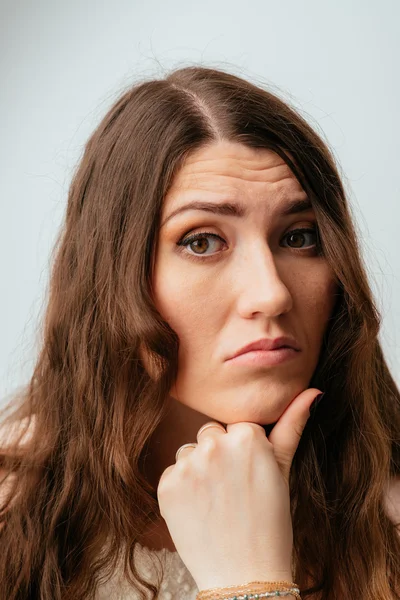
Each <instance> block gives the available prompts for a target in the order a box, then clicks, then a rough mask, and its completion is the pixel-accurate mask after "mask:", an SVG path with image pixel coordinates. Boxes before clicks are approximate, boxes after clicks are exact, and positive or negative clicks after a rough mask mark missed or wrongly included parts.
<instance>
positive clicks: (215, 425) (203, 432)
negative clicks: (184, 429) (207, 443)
mask: <svg viewBox="0 0 400 600" xmlns="http://www.w3.org/2000/svg"><path fill="white" fill-rule="evenodd" d="M225 434H226V429H225V427H224V426H223V425H222V423H219V422H218V421H208V422H207V423H205V424H204V425H203V426H202V427H200V429H199V431H198V432H197V442H198V443H199V442H200V440H202V439H205V438H208V437H215V436H217V435H225Z"/></svg>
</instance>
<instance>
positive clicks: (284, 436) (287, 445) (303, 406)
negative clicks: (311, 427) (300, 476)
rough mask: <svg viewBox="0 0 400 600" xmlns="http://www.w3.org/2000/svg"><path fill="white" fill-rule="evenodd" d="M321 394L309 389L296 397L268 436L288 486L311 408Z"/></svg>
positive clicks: (316, 390) (314, 389)
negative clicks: (293, 462) (291, 469)
mask: <svg viewBox="0 0 400 600" xmlns="http://www.w3.org/2000/svg"><path fill="white" fill-rule="evenodd" d="M320 394H322V392H321V391H320V390H318V389H316V388H309V389H307V390H305V391H304V392H301V394H299V395H298V396H296V398H295V399H294V400H292V402H291V403H290V404H289V406H288V407H287V408H286V410H285V411H284V413H283V414H282V415H281V416H280V418H279V420H278V421H277V423H276V425H275V426H274V428H273V430H272V431H271V433H270V435H269V436H268V440H269V441H270V442H271V444H272V445H273V447H274V454H275V459H276V461H277V463H278V465H279V467H280V469H281V471H282V474H283V476H284V478H285V480H286V483H287V484H289V474H290V468H291V466H292V461H293V457H294V455H295V453H296V450H297V447H298V445H299V442H300V438H301V436H302V434H303V431H304V428H305V426H306V424H307V421H308V419H309V416H310V406H311V404H312V403H313V401H314V399H315V398H316V397H317V396H318V395H320Z"/></svg>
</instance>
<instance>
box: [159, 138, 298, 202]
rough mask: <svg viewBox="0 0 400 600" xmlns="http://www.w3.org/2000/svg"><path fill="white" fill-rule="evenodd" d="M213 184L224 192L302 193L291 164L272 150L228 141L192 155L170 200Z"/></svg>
mask: <svg viewBox="0 0 400 600" xmlns="http://www.w3.org/2000/svg"><path fill="white" fill-rule="evenodd" d="M289 156H290V155H289ZM290 158H291V157H290ZM210 183H212V186H217V187H218V188H221V189H222V188H226V189H228V188H229V187H233V188H234V187H241V186H243V185H245V186H247V187H248V186H249V185H250V184H254V187H255V188H256V187H257V184H258V187H259V186H262V185H263V184H264V185H266V186H270V187H274V188H275V189H278V188H280V187H285V188H291V189H293V191H298V190H301V189H302V188H301V185H300V183H299V181H298V180H297V178H296V177H295V175H294V173H293V172H292V171H291V169H290V167H289V166H288V165H287V163H286V162H285V161H284V160H283V159H282V158H281V157H280V156H279V155H278V154H276V153H275V152H273V151H272V150H269V149H266V148H249V147H248V146H245V145H243V144H239V143H235V142H226V141H224V142H217V143H213V144H211V145H209V146H206V147H202V148H200V149H197V150H195V151H194V152H192V153H191V154H190V155H189V156H188V157H187V158H186V160H185V161H184V163H183V165H182V167H181V168H180V170H179V171H178V172H177V174H176V176H175V178H174V180H173V182H172V185H171V188H170V190H169V193H168V195H167V196H174V195H176V193H177V192H179V191H182V190H185V189H188V188H190V187H195V188H197V189H199V188H202V187H207V186H208V184H210ZM213 189H215V188H214V187H213Z"/></svg>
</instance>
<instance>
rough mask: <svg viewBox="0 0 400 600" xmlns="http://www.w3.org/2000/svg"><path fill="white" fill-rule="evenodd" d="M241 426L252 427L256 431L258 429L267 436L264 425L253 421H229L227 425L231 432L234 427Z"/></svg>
mask: <svg viewBox="0 0 400 600" xmlns="http://www.w3.org/2000/svg"><path fill="white" fill-rule="evenodd" d="M240 427H251V428H252V429H254V431H258V432H259V433H261V434H262V435H263V436H264V437H266V433H265V429H264V427H263V426H262V425H259V424H258V423H252V422H250V421H240V422H238V423H229V424H228V425H227V426H226V430H227V432H228V433H229V432H230V431H233V430H234V429H237V428H240Z"/></svg>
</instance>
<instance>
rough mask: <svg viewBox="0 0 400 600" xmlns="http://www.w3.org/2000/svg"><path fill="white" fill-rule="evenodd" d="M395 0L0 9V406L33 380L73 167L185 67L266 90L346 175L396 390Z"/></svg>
mask: <svg viewBox="0 0 400 600" xmlns="http://www.w3.org/2000/svg"><path fill="white" fill-rule="evenodd" d="M399 22H400V2H398V0H392V1H390V0H380V1H379V2H378V1H377V0H375V1H371V0H369V1H368V0H358V1H355V0H331V1H326V0H325V1H321V0H286V1H283V0H275V1H274V2H272V1H271V0H259V1H257V0H247V1H246V2H239V1H237V0H212V1H210V0H202V1H201V2H194V1H193V0H192V1H190V0H185V1H184V0H168V1H166V0H156V1H155V0H136V1H130V2H129V1H128V0H114V1H111V0H104V1H101V0H79V1H78V0H68V2H65V1H64V0H63V1H62V2H61V1H58V0H35V1H33V0H20V1H18V0H0V75H1V84H0V109H1V110H0V131H1V143H0V152H1V157H0V158H1V160H0V170H1V171H0V250H1V252H0V261H1V263H0V264H1V294H0V331H1V336H0V402H2V400H1V399H3V401H4V397H5V396H6V395H9V394H11V393H12V392H13V390H14V389H15V388H17V387H19V386H20V385H22V384H24V383H26V382H27V381H28V380H29V378H30V375H31V371H32V367H33V363H34V360H35V357H36V350H37V343H38V341H39V340H40V336H41V331H40V330H39V329H38V321H39V318H40V317H41V316H42V315H43V312H44V309H45V304H46V296H45V289H46V286H47V283H48V275H49V264H50V253H51V250H52V248H53V244H54V241H55V237H56V235H57V232H58V227H59V225H60V222H61V218H62V216H63V214H64V211H65V207H66V200H67V192H68V188H69V183H70V177H71V170H72V168H73V167H74V165H75V164H76V162H77V161H78V160H79V158H80V156H81V154H82V150H83V146H84V144H85V142H86V140H87V138H88V136H89V135H90V133H91V132H92V131H93V129H94V128H95V126H96V125H97V123H98V122H99V120H100V119H101V118H102V117H103V115H104V114H105V112H106V111H107V110H108V108H109V107H110V106H111V104H112V103H113V102H114V101H115V100H116V98H117V97H118V95H119V94H120V93H121V92H123V91H124V90H125V89H126V88H127V86H128V85H129V84H130V83H133V82H134V81H135V80H136V79H137V78H141V77H143V76H145V77H147V76H155V77H156V76H159V75H161V76H162V75H163V73H164V71H165V70H166V69H167V70H168V69H170V68H174V67H177V66H184V65H187V64H193V63H200V64H204V65H206V66H215V67H220V68H226V69H227V70H230V71H233V72H236V73H237V74H238V75H242V76H244V77H248V78H249V79H251V80H252V81H254V82H255V83H261V84H266V85H269V86H271V87H272V89H273V91H276V92H278V93H279V94H280V95H281V96H283V98H285V99H286V100H287V101H289V102H291V103H292V104H294V105H295V106H296V107H297V108H298V109H300V110H301V111H302V113H303V115H304V116H306V118H307V119H308V120H309V122H310V123H311V124H312V125H313V126H314V127H315V128H316V129H317V130H318V131H319V133H320V134H321V135H323V137H324V138H325V140H327V141H328V143H329V144H330V146H331V148H332V149H333V152H334V154H335V157H336V158H337V161H338V162H339V167H340V170H341V172H342V174H343V177H344V182H345V186H346V189H347V191H348V194H349V200H350V204H351V207H352V212H353V214H354V218H355V220H356V227H357V230H358V231H359V233H360V240H361V244H362V252H363V256H364V259H365V262H366V266H367V269H368V275H369V278H370V283H371V286H372V288H373V291H374V294H375V297H376V300H377V303H378V307H379V309H380V311H381V313H382V318H383V324H382V330H381V334H380V339H381V341H382V344H383V348H384V352H385V355H386V359H387V361H388V364H389V367H390V368H391V369H392V372H393V376H394V377H395V379H396V381H397V383H398V384H400V358H399V339H400V335H399V334H400V255H399V243H400V239H399V223H400V198H399V197H400V193H399V192H400V183H399V156H400V152H399V150H400V144H399V137H400V136H399V134H400V111H399V107H400V85H399V58H400V56H399V55H400V41H399V39H400V33H399Z"/></svg>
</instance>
